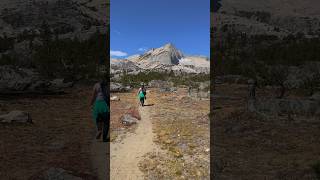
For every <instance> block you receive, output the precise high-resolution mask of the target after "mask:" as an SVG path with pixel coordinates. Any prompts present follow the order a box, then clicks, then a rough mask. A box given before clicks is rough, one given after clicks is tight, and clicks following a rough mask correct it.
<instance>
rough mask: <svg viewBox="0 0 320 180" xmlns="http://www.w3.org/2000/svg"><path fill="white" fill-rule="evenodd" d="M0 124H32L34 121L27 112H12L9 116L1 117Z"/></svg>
mask: <svg viewBox="0 0 320 180" xmlns="http://www.w3.org/2000/svg"><path fill="white" fill-rule="evenodd" d="M0 122H2V123H12V122H18V123H30V122H32V119H31V117H30V115H29V113H27V112H23V111H11V112H10V113H8V114H4V115H0Z"/></svg>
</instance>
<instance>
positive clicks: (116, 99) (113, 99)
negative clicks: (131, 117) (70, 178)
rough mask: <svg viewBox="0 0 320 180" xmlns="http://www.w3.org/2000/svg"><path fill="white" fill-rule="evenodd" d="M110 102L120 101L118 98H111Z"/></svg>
mask: <svg viewBox="0 0 320 180" xmlns="http://www.w3.org/2000/svg"><path fill="white" fill-rule="evenodd" d="M110 101H120V98H119V97H118V96H112V97H111V98H110Z"/></svg>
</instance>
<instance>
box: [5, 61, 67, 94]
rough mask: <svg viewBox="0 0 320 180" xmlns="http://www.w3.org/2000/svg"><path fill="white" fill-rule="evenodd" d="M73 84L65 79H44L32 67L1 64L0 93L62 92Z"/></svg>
mask: <svg viewBox="0 0 320 180" xmlns="http://www.w3.org/2000/svg"><path fill="white" fill-rule="evenodd" d="M72 85H73V83H72V82H64V79H53V80H50V79H43V78H42V77H41V76H40V75H39V74H38V73H36V72H35V71H34V70H32V69H24V68H15V67H13V66H0V94H21V93H23V94H26V93H37V94H39V93H43V94H46V93H47V94H51V93H61V92H63V89H64V88H67V87H71V86H72Z"/></svg>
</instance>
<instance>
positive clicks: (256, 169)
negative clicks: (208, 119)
mask: <svg viewBox="0 0 320 180" xmlns="http://www.w3.org/2000/svg"><path fill="white" fill-rule="evenodd" d="M216 94H219V95H223V96H224V97H237V98H233V99H232V98H222V96H220V97H219V98H214V102H213V104H215V106H216V107H220V109H216V110H214V114H213V120H212V122H213V123H214V124H213V127H214V128H213V129H212V131H213V137H212V138H213V139H214V143H213V150H214V152H213V155H214V157H213V158H212V161H213V162H214V172H213V173H214V174H215V177H216V178H217V179H290V180H291V179H292V180H295V179H315V176H314V173H313V170H312V165H313V164H314V163H316V162H317V161H319V159H320V154H319V149H320V141H319V139H320V133H319V127H320V122H315V121H313V122H312V121H307V119H302V117H295V120H294V121H288V119H287V117H281V116H278V117H274V118H265V117H261V116H260V115H257V114H254V113H249V112H247V111H246V96H247V90H246V88H245V87H244V86H241V85H218V86H217V91H216ZM257 94H258V96H257V97H269V96H274V95H273V94H272V92H270V91H267V90H265V91H261V90H259V91H258V93H257Z"/></svg>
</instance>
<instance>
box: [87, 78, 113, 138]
mask: <svg viewBox="0 0 320 180" xmlns="http://www.w3.org/2000/svg"><path fill="white" fill-rule="evenodd" d="M107 89H108V88H107V86H106V82H105V81H101V82H98V83H96V84H95V85H94V87H93V93H92V98H91V102H90V105H91V107H92V108H93V111H92V115H93V120H94V122H95V124H96V127H97V133H96V139H100V138H101V134H102V128H103V141H105V142H106V141H108V139H107V136H108V131H109V119H110V116H109V106H108V105H109V103H108V102H109V92H108V90H107Z"/></svg>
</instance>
